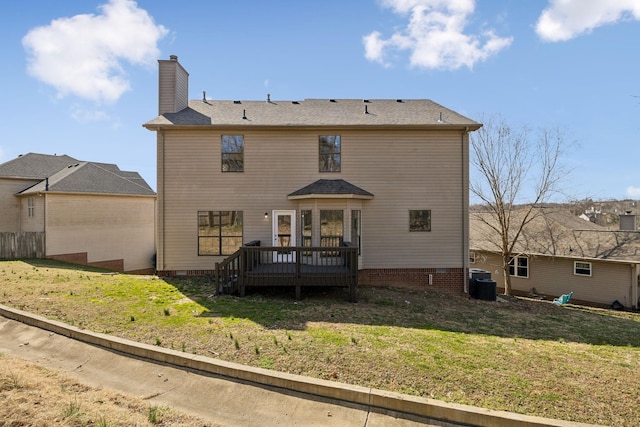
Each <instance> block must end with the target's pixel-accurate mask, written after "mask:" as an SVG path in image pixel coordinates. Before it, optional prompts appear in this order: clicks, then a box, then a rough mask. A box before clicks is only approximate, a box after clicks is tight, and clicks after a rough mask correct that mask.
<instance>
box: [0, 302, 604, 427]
mask: <svg viewBox="0 0 640 427" xmlns="http://www.w3.org/2000/svg"><path fill="white" fill-rule="evenodd" d="M0 315H1V316H3V317H6V318H7V319H11V320H15V321H18V322H21V323H24V324H26V325H30V326H35V327H37V328H40V329H44V330H47V331H50V332H54V333H56V334H59V335H62V336H66V337H69V338H72V339H75V340H78V341H81V342H85V343H88V344H92V345H95V346H98V347H102V348H107V349H110V350H114V351H117V352H120V353H124V354H128V355H132V356H136V357H139V358H142V359H147V360H151V361H155V362H161V363H166V364H169V365H172V366H176V367H183V368H188V369H192V370H196V371H201V372H206V373H209V374H215V375H220V376H224V377H228V378H231V379H239V380H244V381H248V382H251V383H255V384H260V385H267V386H272V387H278V388H282V389H286V390H291V391H296V392H300V393H306V394H310V395H315V396H319V397H324V398H329V399H335V400H339V401H344V402H348V403H355V404H360V405H365V406H369V407H373V408H379V409H382V410H390V411H396V412H401V413H405V414H409V415H416V416H420V417H426V418H431V419H435V420H441V421H447V422H451V423H459V424H464V425H469V426H487V427H503V426H504V427H536V426H556V427H580V426H582V427H586V426H592V425H591V424H583V423H574V422H570V421H562V420H555V419H550V418H542V417H534V416H529V415H520V414H515V413H511V412H505V411H494V410H490V409H483V408H478V407H475V406H469V405H460V404H455V403H447V402H442V401H439V400H435V399H426V398H421V397H417V396H411V395H406V394H400V393H394V392H388V391H383V390H378V389H372V388H367V387H360V386H354V385H349V384H343V383H338V382H334V381H327V380H321V379H316V378H311V377H305V376H301V375H293V374H287V373H283V372H276V371H270V370H268V369H262V368H254V367H251V366H245V365H240V364H237V363H232V362H225V361H223V360H218V359H213V358H210V357H206V356H199V355H193V354H189V353H184V352H180V351H176V350H171V349H166V348H162V347H157V346H152V345H148V344H142V343H138V342H135V341H130V340H126V339H123V338H118V337H114V336H111V335H106V334H101V333H96V332H91V331H88V330H84V329H79V328H76V327H74V326H70V325H67V324H65V323H62V322H58V321H55V320H49V319H46V318H44V317H42V316H38V315H34V314H31V313H28V312H25V311H22V310H17V309H14V308H10V307H6V306H3V305H0Z"/></svg>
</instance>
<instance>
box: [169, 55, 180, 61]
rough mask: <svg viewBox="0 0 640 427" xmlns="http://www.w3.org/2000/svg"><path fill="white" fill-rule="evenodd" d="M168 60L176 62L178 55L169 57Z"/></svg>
mask: <svg viewBox="0 0 640 427" xmlns="http://www.w3.org/2000/svg"><path fill="white" fill-rule="evenodd" d="M169 59H170V60H171V61H177V60H178V55H169Z"/></svg>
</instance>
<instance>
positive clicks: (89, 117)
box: [71, 105, 111, 123]
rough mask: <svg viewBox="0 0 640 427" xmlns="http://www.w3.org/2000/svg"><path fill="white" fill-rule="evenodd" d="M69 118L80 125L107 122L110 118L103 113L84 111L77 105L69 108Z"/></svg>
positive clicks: (91, 110)
mask: <svg viewBox="0 0 640 427" xmlns="http://www.w3.org/2000/svg"><path fill="white" fill-rule="evenodd" d="M71 117H72V118H73V119H74V120H75V121H77V122H80V123H90V122H108V121H110V120H111V117H110V116H109V114H108V113H106V112H105V111H101V110H94V109H86V108H83V107H81V106H78V105H74V106H73V107H72V108H71Z"/></svg>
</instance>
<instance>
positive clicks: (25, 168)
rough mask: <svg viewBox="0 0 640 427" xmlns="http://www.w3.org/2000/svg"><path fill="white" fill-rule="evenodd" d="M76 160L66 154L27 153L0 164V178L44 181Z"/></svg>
mask: <svg viewBox="0 0 640 427" xmlns="http://www.w3.org/2000/svg"><path fill="white" fill-rule="evenodd" d="M77 162H78V160H76V159H74V158H73V157H69V156H67V155H66V154H64V155H61V156H57V155H53V156H52V155H49V154H38V153H27V154H24V155H20V156H18V157H16V158H15V159H13V160H9V161H8V162H6V163H2V164H0V177H2V178H22V179H45V178H46V177H48V176H51V175H53V174H54V173H56V172H58V171H59V170H61V169H63V168H66V167H67V166H69V165H70V164H72V163H77Z"/></svg>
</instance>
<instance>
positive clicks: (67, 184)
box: [18, 162, 155, 196]
mask: <svg viewBox="0 0 640 427" xmlns="http://www.w3.org/2000/svg"><path fill="white" fill-rule="evenodd" d="M45 192H47V193H90V194H119V195H138V196H140V195H146V196H154V195H155V192H154V191H153V190H152V189H151V187H149V185H148V184H147V183H146V182H145V180H144V179H143V178H142V177H141V176H140V175H139V174H138V173H137V172H124V171H121V170H120V169H119V168H118V166H116V165H114V164H109V163H93V162H75V163H73V164H71V165H69V166H67V167H65V168H64V169H62V170H60V171H58V172H57V173H55V174H53V175H51V176H50V177H48V179H45V180H42V181H40V182H39V183H37V184H35V185H34V186H32V187H29V188H27V189H26V190H23V191H21V192H19V193H18V194H19V195H27V194H37V193H45Z"/></svg>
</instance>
